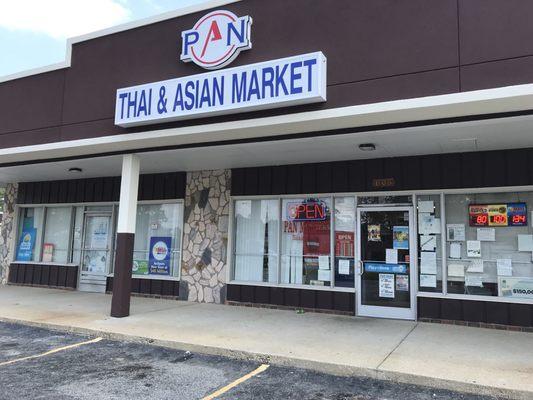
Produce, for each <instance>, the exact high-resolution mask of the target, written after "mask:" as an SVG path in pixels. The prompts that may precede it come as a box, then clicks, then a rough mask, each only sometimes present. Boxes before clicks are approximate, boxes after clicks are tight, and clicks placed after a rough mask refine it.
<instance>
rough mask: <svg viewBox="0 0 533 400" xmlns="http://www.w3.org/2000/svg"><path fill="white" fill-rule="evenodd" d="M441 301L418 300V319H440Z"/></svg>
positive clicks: (421, 298)
mask: <svg viewBox="0 0 533 400" xmlns="http://www.w3.org/2000/svg"><path fill="white" fill-rule="evenodd" d="M440 303H441V299H436V298H435V299H433V298H430V297H419V298H418V318H430V319H440V317H441V316H440V308H441V306H440Z"/></svg>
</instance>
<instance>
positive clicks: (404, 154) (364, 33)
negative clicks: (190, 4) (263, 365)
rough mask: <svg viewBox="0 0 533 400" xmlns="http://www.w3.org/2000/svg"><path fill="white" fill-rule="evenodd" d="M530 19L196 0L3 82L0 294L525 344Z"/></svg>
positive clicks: (531, 210) (451, 6) (530, 312)
mask: <svg viewBox="0 0 533 400" xmlns="http://www.w3.org/2000/svg"><path fill="white" fill-rule="evenodd" d="M532 17H533V5H532V4H530V3H529V2H525V1H519V0H513V1H509V0H505V1H504V0H489V1H487V0H468V1H466V0H459V1H457V0H445V1H442V0H441V1H427V0H415V1H410V2H391V1H386V0H377V1H376V0H372V1H370V0H369V1H348V0H346V1H344V0H343V1H339V0H335V1H333V0H331V1H330V0H322V1H316V2H309V1H305V0H293V1H290V2H286V1H281V0H271V1H268V2H265V1H259V0H243V1H212V2H209V3H206V4H204V6H202V7H195V8H191V9H188V10H182V11H179V12H175V13H171V14H167V15H163V16H160V17H157V18H154V19H150V20H147V21H142V22H141V23H138V24H135V25H125V26H121V27H117V28H113V29H111V30H107V31H103V32H97V33H95V34H91V35H87V36H85V37H80V38H75V39H73V40H71V41H69V43H68V49H69V51H68V52H67V53H68V56H67V60H66V62H65V63H64V64H62V65H58V66H52V67H50V68H47V69H43V70H38V71H31V72H29V73H24V74H21V75H19V76H11V77H6V78H4V79H3V81H2V82H0V138H1V140H0V182H2V183H3V184H5V185H6V204H5V207H4V214H3V223H2V230H1V232H0V233H1V235H0V245H3V246H2V247H1V249H2V253H1V259H0V263H1V267H2V281H3V283H7V284H12V285H31V286H44V287H55V288H57V287H59V288H64V289H71V290H80V291H95V292H109V293H112V311H111V315H113V316H117V317H121V316H127V315H128V314H129V297H130V293H134V294H138V295H145V296H157V297H164V298H179V299H184V300H189V301H197V302H211V303H229V304H240V305H254V306H265V307H273V308H291V309H294V308H297V309H300V308H301V309H305V310H310V311H319V312H334V313H340V314H346V315H357V316H369V317H378V318H400V319H411V320H417V319H418V320H425V321H454V322H456V323H465V324H466V323H468V324H473V325H481V326H494V327H514V329H531V328H533V134H532V133H531V132H532V127H533V84H532V83H533V72H532V71H533V44H532V43H533V41H532V40H529V39H530V38H532V37H533V27H532V26H531V24H530V21H531V18H532Z"/></svg>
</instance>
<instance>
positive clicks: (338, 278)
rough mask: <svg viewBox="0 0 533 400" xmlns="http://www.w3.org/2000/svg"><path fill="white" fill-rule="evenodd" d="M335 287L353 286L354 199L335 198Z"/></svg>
mask: <svg viewBox="0 0 533 400" xmlns="http://www.w3.org/2000/svg"><path fill="white" fill-rule="evenodd" d="M334 219H335V221H334V226H335V236H334V243H335V286H337V287H350V288H353V287H354V285H355V279H354V278H355V275H354V271H355V268H354V267H355V264H354V263H355V198H354V197H353V196H351V197H336V198H335V213H334Z"/></svg>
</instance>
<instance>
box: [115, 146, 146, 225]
mask: <svg viewBox="0 0 533 400" xmlns="http://www.w3.org/2000/svg"><path fill="white" fill-rule="evenodd" d="M140 165H141V163H140V161H139V156H138V155H136V154H126V155H124V156H123V159H122V179H121V181H120V205H119V209H118V225H117V233H135V223H136V219H137V193H138V191H139V171H140Z"/></svg>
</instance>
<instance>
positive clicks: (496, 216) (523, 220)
mask: <svg viewBox="0 0 533 400" xmlns="http://www.w3.org/2000/svg"><path fill="white" fill-rule="evenodd" d="M468 214H469V220H470V226H527V206H526V203H507V204H471V205H470V206H469V207H468Z"/></svg>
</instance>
